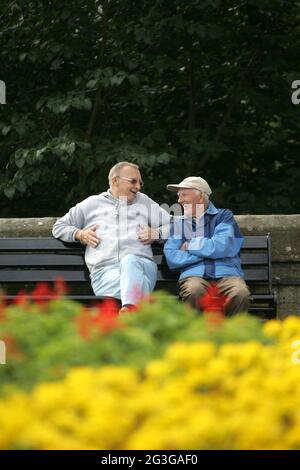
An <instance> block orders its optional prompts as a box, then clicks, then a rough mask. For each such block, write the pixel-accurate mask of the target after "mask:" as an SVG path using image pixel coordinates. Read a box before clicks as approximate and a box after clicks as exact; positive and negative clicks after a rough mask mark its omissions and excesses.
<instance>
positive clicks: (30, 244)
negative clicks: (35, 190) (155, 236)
mask: <svg viewBox="0 0 300 470" xmlns="http://www.w3.org/2000/svg"><path fill="white" fill-rule="evenodd" d="M162 250H163V246H162V245H161V244H158V243H157V244H156V243H155V244H154V245H153V252H154V256H155V261H156V263H157V265H158V268H159V271H158V281H157V286H156V289H164V290H166V291H168V292H171V293H176V292H177V278H178V274H177V273H174V272H170V270H169V269H168V266H167V264H166V260H165V258H164V256H163V251H162ZM241 261H242V267H243V270H244V273H245V280H246V282H247V284H248V285H249V287H250V290H251V294H252V299H251V306H250V309H249V311H250V313H254V314H257V315H259V316H265V317H266V318H274V317H276V296H275V294H274V292H273V289H272V270H271V237H270V235H267V236H250V237H245V241H244V244H243V247H242V250H241ZM57 277H62V278H64V280H65V281H66V282H67V283H68V287H69V289H70V293H69V294H68V295H67V296H66V297H67V298H72V299H75V300H78V301H81V302H90V301H97V300H99V299H101V298H97V297H95V296H94V295H93V292H92V290H91V287H90V280H89V273H88V270H87V268H86V266H85V262H84V247H83V246H82V245H80V244H77V243H72V244H68V243H64V242H61V241H60V240H55V239H54V238H50V237H49V238H46V237H44V238H0V287H1V289H3V290H4V291H5V292H6V293H7V299H8V300H12V299H14V298H15V295H16V294H17V292H18V291H19V290H20V289H21V288H26V289H32V288H33V287H34V284H35V283H37V282H53V281H54V280H55V279H56V278H57Z"/></svg>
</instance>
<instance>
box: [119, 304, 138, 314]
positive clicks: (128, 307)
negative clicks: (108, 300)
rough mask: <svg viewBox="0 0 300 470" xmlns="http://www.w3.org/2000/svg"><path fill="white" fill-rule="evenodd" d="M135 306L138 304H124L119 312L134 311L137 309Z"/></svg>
mask: <svg viewBox="0 0 300 470" xmlns="http://www.w3.org/2000/svg"><path fill="white" fill-rule="evenodd" d="M135 308H136V306H135V305H133V304H127V305H124V306H123V307H122V308H120V310H119V314H120V313H127V312H133V311H134V310H135Z"/></svg>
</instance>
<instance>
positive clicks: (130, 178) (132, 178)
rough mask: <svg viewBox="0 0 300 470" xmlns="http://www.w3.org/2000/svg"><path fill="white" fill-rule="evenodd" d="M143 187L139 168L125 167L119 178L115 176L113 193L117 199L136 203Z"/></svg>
mask: <svg viewBox="0 0 300 470" xmlns="http://www.w3.org/2000/svg"><path fill="white" fill-rule="evenodd" d="M141 187H142V177H141V173H140V172H139V170H138V169H137V168H133V167H131V166H125V167H123V168H122V169H121V170H120V173H119V176H114V177H113V181H112V193H113V195H114V196H115V197H126V198H127V201H128V202H132V201H134V199H135V198H136V195H137V193H138V192H139V191H140V190H141Z"/></svg>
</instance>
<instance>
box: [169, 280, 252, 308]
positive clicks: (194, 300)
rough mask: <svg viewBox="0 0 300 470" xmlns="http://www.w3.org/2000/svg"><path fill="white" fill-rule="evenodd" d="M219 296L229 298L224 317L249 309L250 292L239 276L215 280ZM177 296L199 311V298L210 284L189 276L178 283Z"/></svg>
mask: <svg viewBox="0 0 300 470" xmlns="http://www.w3.org/2000/svg"><path fill="white" fill-rule="evenodd" d="M213 282H215V283H216V284H217V286H218V288H219V290H220V294H222V295H225V296H226V297H229V298H230V301H229V302H228V305H227V307H226V315H228V316H230V315H234V314H235V313H238V312H247V311H248V308H249V299H250V291H249V288H248V286H247V284H246V283H245V281H244V279H243V278H241V277H239V276H227V277H222V278H221V279H215V280H214V281H213ZM178 285H179V296H180V297H181V299H182V300H183V301H184V302H187V303H188V304H189V305H191V307H193V308H196V309H197V310H200V306H199V298H200V297H202V295H203V294H205V292H206V290H207V289H208V287H209V286H210V282H209V281H208V280H207V279H203V278H202V277H197V276H190V277H186V278H185V279H182V280H180V281H179V283H178Z"/></svg>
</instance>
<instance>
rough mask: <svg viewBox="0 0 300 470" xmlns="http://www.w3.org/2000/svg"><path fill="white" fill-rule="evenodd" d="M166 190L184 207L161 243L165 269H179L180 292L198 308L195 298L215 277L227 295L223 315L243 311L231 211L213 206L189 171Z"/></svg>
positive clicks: (238, 239) (245, 297) (245, 293)
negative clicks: (182, 212) (167, 267)
mask: <svg viewBox="0 0 300 470" xmlns="http://www.w3.org/2000/svg"><path fill="white" fill-rule="evenodd" d="M167 189H168V190H169V191H176V192H177V195H178V202H179V204H181V205H182V207H183V210H184V215H183V216H182V217H179V218H176V219H175V222H174V225H173V228H172V231H171V235H170V238H169V239H168V241H167V242H166V244H165V247H164V253H165V256H166V260H167V263H168V265H169V268H170V269H172V270H179V271H180V277H179V295H180V297H181V298H182V300H184V301H186V302H188V303H189V304H190V305H191V306H193V307H195V308H198V309H199V298H200V297H201V296H202V295H203V294H204V293H205V291H206V290H207V288H208V287H209V286H210V283H211V282H215V283H217V286H218V288H219V291H220V293H221V294H223V295H225V296H227V297H228V301H227V302H226V314H228V315H233V314H235V313H237V312H247V310H248V305H249V295H250V292H249V289H248V287H247V285H246V283H245V281H244V279H243V271H242V269H241V263H240V258H239V251H240V249H241V246H242V243H243V236H242V234H241V232H240V229H239V227H238V225H237V223H236V221H235V220H234V217H233V214H232V212H231V211H230V210H228V209H217V208H216V207H215V206H214V205H213V203H212V202H211V201H210V200H209V196H210V195H211V193H212V191H211V189H210V187H209V185H208V183H207V182H206V181H205V180H204V179H203V178H200V177H196V176H190V177H188V178H185V179H184V180H183V181H182V182H181V183H179V184H169V185H168V186H167Z"/></svg>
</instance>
